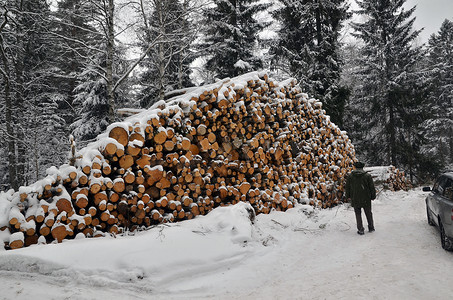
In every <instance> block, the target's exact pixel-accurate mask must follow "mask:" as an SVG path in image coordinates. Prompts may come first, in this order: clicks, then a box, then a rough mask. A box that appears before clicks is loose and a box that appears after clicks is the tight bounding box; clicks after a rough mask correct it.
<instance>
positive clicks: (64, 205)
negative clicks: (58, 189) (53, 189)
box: [56, 198, 74, 213]
mask: <svg viewBox="0 0 453 300" xmlns="http://www.w3.org/2000/svg"><path fill="white" fill-rule="evenodd" d="M56 205H57V209H58V213H61V212H63V211H65V212H67V213H69V212H71V211H73V210H74V208H73V207H72V203H71V201H69V200H68V199H65V198H60V199H58V200H57V203H56Z"/></svg>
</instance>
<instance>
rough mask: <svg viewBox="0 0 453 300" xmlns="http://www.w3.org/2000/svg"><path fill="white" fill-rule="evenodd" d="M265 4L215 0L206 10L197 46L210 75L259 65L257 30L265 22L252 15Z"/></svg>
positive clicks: (239, 71)
mask: <svg viewBox="0 0 453 300" xmlns="http://www.w3.org/2000/svg"><path fill="white" fill-rule="evenodd" d="M268 7H269V5H268V4H262V3H259V1H257V0H214V7H208V8H207V9H206V10H205V12H204V15H205V16H206V17H205V20H204V22H203V23H204V24H205V26H206V28H205V29H204V33H205V38H204V40H203V43H202V45H200V47H201V50H202V52H203V53H204V55H205V56H206V57H207V61H206V65H205V68H206V69H207V70H208V72H212V74H213V77H214V78H212V79H215V78H225V77H235V76H238V75H240V74H243V73H246V72H248V71H252V70H258V69H261V68H262V66H263V62H262V61H261V59H260V58H259V57H258V56H257V53H256V49H257V48H258V45H259V38H258V34H259V32H261V31H262V30H263V29H264V28H265V27H266V26H267V25H268V24H267V23H262V22H258V21H257V20H256V19H255V18H254V16H255V15H256V14H258V13H260V12H263V11H264V10H265V9H266V8H268Z"/></svg>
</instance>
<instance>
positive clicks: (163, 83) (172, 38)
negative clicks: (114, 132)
mask: <svg viewBox="0 0 453 300" xmlns="http://www.w3.org/2000/svg"><path fill="white" fill-rule="evenodd" d="M188 5H189V4H188V3H187V1H184V3H181V2H180V1H178V0H154V1H153V10H152V13H151V14H150V15H149V17H147V18H146V21H145V24H144V26H143V27H142V30H141V31H142V33H141V39H142V45H143V46H142V48H143V51H147V50H146V49H147V48H148V47H149V46H150V45H151V46H152V47H151V49H149V50H148V52H147V55H146V57H145V59H144V60H143V61H142V63H141V66H142V67H143V68H145V72H144V73H143V74H142V76H141V78H140V82H141V84H142V85H143V86H144V89H143V90H142V92H141V96H140V105H141V106H142V107H149V106H150V105H151V104H153V103H154V102H156V101H157V100H163V99H164V94H165V92H167V91H171V90H175V89H182V88H185V87H188V86H191V85H192V82H191V80H190V78H189V75H190V63H191V62H192V61H193V59H194V56H193V54H192V53H191V51H190V46H191V45H192V42H193V40H194V37H195V36H194V33H193V32H194V28H193V25H192V24H191V23H190V20H189V7H188ZM145 17H146V16H145Z"/></svg>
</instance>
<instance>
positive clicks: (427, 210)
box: [426, 206, 434, 226]
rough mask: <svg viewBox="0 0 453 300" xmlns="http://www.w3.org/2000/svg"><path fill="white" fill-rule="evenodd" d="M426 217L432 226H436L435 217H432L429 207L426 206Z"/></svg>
mask: <svg viewBox="0 0 453 300" xmlns="http://www.w3.org/2000/svg"><path fill="white" fill-rule="evenodd" d="M426 217H427V219H428V224H429V225H431V226H434V222H433V219H432V218H431V215H430V214H429V208H428V206H426Z"/></svg>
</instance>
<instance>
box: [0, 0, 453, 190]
mask: <svg viewBox="0 0 453 300" xmlns="http://www.w3.org/2000/svg"><path fill="white" fill-rule="evenodd" d="M356 2H357V4H358V9H357V10H352V9H351V7H350V5H349V2H348V1H347V0H318V1H309V0H279V1H257V0H55V1H49V0H47V1H46V0H33V1H24V0H1V1H0V3H1V5H0V73H1V74H0V83H1V86H0V156H1V157H2V159H1V160H0V190H8V189H10V188H13V189H15V190H17V188H18V187H19V186H22V185H27V184H30V183H32V182H34V181H36V180H37V179H40V178H42V177H44V176H45V171H46V169H47V168H49V167H50V166H58V165H61V164H63V163H66V162H68V157H69V152H70V147H71V142H70V139H71V137H73V138H74V140H75V143H76V145H77V148H81V147H84V146H86V145H87V144H88V143H90V142H92V141H94V140H95V139H96V137H97V136H98V134H100V133H101V132H103V131H105V129H106V128H107V126H108V125H109V124H111V123H113V122H116V121H120V120H121V119H122V118H124V115H123V114H121V112H122V109H124V108H128V109H139V108H142V109H146V108H149V107H150V106H151V105H152V104H153V103H155V102H157V101H160V100H165V99H167V97H168V95H171V94H172V93H177V92H178V91H180V90H181V89H185V88H190V87H193V86H197V85H203V84H209V83H214V82H216V81H218V80H220V79H223V78H227V77H235V76H238V75H241V74H244V73H247V72H250V71H256V70H267V72H269V73H270V74H271V75H272V76H273V78H277V79H279V78H282V79H283V78H288V76H289V77H292V78H295V79H296V80H297V81H298V82H299V84H300V86H301V87H302V89H303V90H304V91H305V92H306V93H308V94H309V95H310V97H313V98H316V99H319V100H320V101H322V103H323V108H324V109H325V110H326V112H327V114H328V115H330V118H331V120H332V122H334V123H335V124H336V125H338V126H339V127H340V128H341V129H342V130H345V131H347V133H348V136H349V138H350V139H351V140H352V142H353V144H354V146H355V149H356V153H357V157H358V158H359V159H361V160H363V161H365V162H366V163H367V165H373V166H378V165H393V166H396V167H397V168H399V169H401V170H403V171H405V172H406V174H407V175H409V177H410V179H411V180H412V181H413V182H423V181H426V180H430V179H432V178H433V177H434V176H435V175H436V174H438V173H439V172H441V171H442V170H445V169H447V168H451V167H452V166H453V22H452V21H450V20H445V21H444V22H443V23H442V25H441V27H440V28H439V30H438V32H437V33H435V34H433V35H432V36H431V37H430V38H429V40H428V42H427V43H426V44H420V43H419V42H418V39H417V37H418V35H419V34H420V32H421V30H422V29H421V28H414V18H415V17H414V12H415V10H416V9H417V8H416V7H413V8H411V9H406V8H405V6H404V5H405V2H406V0H385V1H384V0H382V1H375V0H357V1H356Z"/></svg>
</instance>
